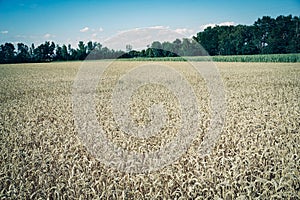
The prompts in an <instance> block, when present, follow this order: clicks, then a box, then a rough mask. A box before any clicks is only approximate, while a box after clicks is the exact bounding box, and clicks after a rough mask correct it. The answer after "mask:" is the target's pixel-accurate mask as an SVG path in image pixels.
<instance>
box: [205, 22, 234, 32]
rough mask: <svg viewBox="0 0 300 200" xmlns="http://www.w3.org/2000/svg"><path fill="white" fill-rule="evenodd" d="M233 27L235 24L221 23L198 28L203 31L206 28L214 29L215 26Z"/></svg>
mask: <svg viewBox="0 0 300 200" xmlns="http://www.w3.org/2000/svg"><path fill="white" fill-rule="evenodd" d="M217 25H218V26H234V25H236V23H235V22H221V23H218V24H215V23H210V24H204V25H202V26H200V30H201V31H203V30H204V29H206V28H208V27H212V28H213V27H215V26H217Z"/></svg>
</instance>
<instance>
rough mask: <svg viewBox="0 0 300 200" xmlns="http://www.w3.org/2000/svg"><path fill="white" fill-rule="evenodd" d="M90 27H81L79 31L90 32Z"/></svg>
mask: <svg viewBox="0 0 300 200" xmlns="http://www.w3.org/2000/svg"><path fill="white" fill-rule="evenodd" d="M89 30H90V29H89V27H84V28H83V29H80V30H79V31H80V32H82V33H84V32H88V31H89Z"/></svg>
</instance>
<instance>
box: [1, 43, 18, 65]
mask: <svg viewBox="0 0 300 200" xmlns="http://www.w3.org/2000/svg"><path fill="white" fill-rule="evenodd" d="M0 62H1V63H13V62H15V47H14V45H13V44H11V43H5V45H1V46H0Z"/></svg>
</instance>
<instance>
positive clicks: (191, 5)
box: [0, 0, 300, 46]
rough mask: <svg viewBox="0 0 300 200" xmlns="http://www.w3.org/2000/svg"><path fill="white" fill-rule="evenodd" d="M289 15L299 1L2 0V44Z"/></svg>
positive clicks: (185, 30) (100, 37) (73, 40)
mask: <svg viewBox="0 0 300 200" xmlns="http://www.w3.org/2000/svg"><path fill="white" fill-rule="evenodd" d="M288 14H292V15H293V16H295V15H296V16H299V15H300V0H252V1H241V0H228V1H221V0H216V1H213V0H210V1H209V0H206V1H192V0H186V1H178V0H173V1H163V0H152V1H150V0H148V1H138V0H131V1H125V0H124V1H100V0H98V1H96V0H85V1H83V0H82V1H78V0H66V1H60V0H52V1H50V0H0V43H1V44H2V43H4V42H12V43H14V44H16V43H17V42H23V43H26V44H31V43H32V42H33V43H35V44H36V45H37V44H40V43H42V42H44V41H46V40H50V41H54V42H56V43H59V44H63V43H65V44H67V43H70V44H72V46H75V45H76V44H77V43H78V41H79V40H83V41H89V40H92V41H98V42H101V43H102V42H103V41H105V40H106V39H107V38H109V37H111V36H114V35H116V34H119V33H124V32H126V31H130V30H131V31H140V28H146V27H147V28H150V29H151V28H154V29H155V30H160V29H162V30H164V29H170V30H172V31H174V32H177V33H180V34H183V35H184V36H191V35H193V34H195V33H197V32H199V31H201V30H203V28H204V27H206V26H207V25H213V24H253V22H254V21H255V20H257V19H258V18H259V17H262V16H265V15H268V16H272V17H276V16H278V15H288ZM151 34H154V35H153V37H152V39H153V38H155V39H156V40H164V39H163V38H160V35H159V34H156V33H151Z"/></svg>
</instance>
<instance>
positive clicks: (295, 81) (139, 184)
mask: <svg viewBox="0 0 300 200" xmlns="http://www.w3.org/2000/svg"><path fill="white" fill-rule="evenodd" d="M97 62H98V63H97ZM97 62H94V63H96V64H99V66H101V65H102V64H103V62H106V61H97ZM144 62H146V61H140V62H137V61H136V62H135V61H115V62H114V63H113V64H112V65H111V66H110V67H109V68H108V69H107V70H105V71H104V73H103V75H104V78H100V79H99V85H98V88H97V98H96V101H95V102H96V113H97V120H98V121H99V123H100V124H101V126H103V127H104V130H105V133H106V136H107V138H108V139H109V140H111V141H112V142H113V143H115V144H116V145H118V146H120V147H122V148H124V149H126V150H128V151H137V152H141V153H143V152H148V151H153V150H155V149H159V148H160V147H161V146H163V145H165V144H166V143H168V142H170V141H172V138H174V137H175V136H176V134H177V133H178V129H179V128H178V127H179V126H180V123H181V118H180V112H179V111H178V109H176V108H177V107H178V106H179V105H178V100H177V99H176V96H175V95H174V94H172V93H171V92H170V91H169V90H166V89H164V88H163V87H161V86H159V85H155V84H152V85H144V86H143V87H140V88H139V90H138V91H137V92H136V93H135V94H134V96H132V103H131V115H132V119H133V121H134V122H135V123H141V124H143V123H144V124H145V123H147V122H149V121H151V115H150V114H149V113H148V112H147V107H149V105H150V104H151V102H152V103H153V102H159V101H163V105H164V106H165V108H166V111H167V116H168V119H169V120H168V126H166V127H164V128H163V129H161V130H160V132H159V134H156V135H154V136H152V137H150V138H149V139H148V140H147V139H140V138H137V137H133V136H128V134H126V133H123V132H122V131H120V129H118V127H117V126H116V122H115V120H114V116H113V115H112V109H113V107H112V106H111V102H110V98H111V95H112V92H113V88H114V86H115V84H116V83H117V82H118V80H119V79H120V77H121V76H122V75H123V74H126V73H127V72H128V70H130V69H131V68H132V67H133V66H135V65H136V64H137V63H138V64H139V65H142V64H144ZM101 63H102V64H101ZM151 63H152V64H153V63H154V64H155V62H151ZM161 63H163V64H165V65H169V66H172V67H173V68H174V69H176V70H178V71H180V73H181V74H182V75H184V77H185V78H186V80H187V81H188V82H189V83H190V84H191V85H192V86H193V89H194V92H195V95H196V97H197V101H196V103H197V105H198V107H199V110H200V112H201V118H200V119H199V121H198V126H199V128H198V129H197V132H196V136H197V137H195V139H194V140H193V141H192V143H191V145H190V147H189V149H188V150H187V151H186V152H185V153H184V154H183V155H182V156H180V158H179V159H177V160H174V162H172V163H171V164H170V165H167V166H164V167H162V168H161V169H158V170H155V171H151V172H148V173H126V172H123V171H118V170H117V169H115V168H113V167H110V166H107V165H106V164H105V163H103V162H100V161H99V160H98V159H97V158H96V157H95V156H93V154H91V152H90V151H89V149H88V148H87V146H85V145H83V143H82V140H81V139H80V137H78V131H77V129H76V124H75V120H74V112H73V107H72V106H73V105H72V87H73V83H74V80H75V77H76V74H77V73H78V70H79V68H80V66H81V62H57V63H40V64H11V65H0V76H1V78H0V83H1V86H0V102H1V104H0V131H1V132H0V147H1V148H0V151H1V152H0V160H1V162H0V198H1V199H299V198H300V192H299V191H300V174H299V172H300V157H299V155H300V154H299V153H300V150H299V145H300V140H299V139H300V135H299V133H300V78H299V77H300V64H299V63H230V62H228V63H216V65H217V68H218V69H219V72H220V76H221V78H222V81H223V84H224V91H225V95H226V107H227V109H226V117H225V122H224V127H223V129H222V132H221V133H220V138H219V139H218V140H217V141H215V142H216V143H215V146H214V148H213V149H212V151H211V153H210V154H208V155H205V156H201V155H199V154H197V151H196V149H197V147H198V146H199V145H200V144H201V141H202V139H203V137H204V135H205V134H207V132H208V131H207V127H208V124H209V121H210V117H211V113H210V108H209V105H210V104H209V98H208V97H209V95H208V91H207V88H206V86H205V81H204V80H203V78H202V77H201V76H200V75H199V74H197V73H196V71H193V69H192V68H189V67H186V63H185V62H161Z"/></svg>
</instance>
